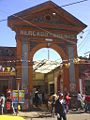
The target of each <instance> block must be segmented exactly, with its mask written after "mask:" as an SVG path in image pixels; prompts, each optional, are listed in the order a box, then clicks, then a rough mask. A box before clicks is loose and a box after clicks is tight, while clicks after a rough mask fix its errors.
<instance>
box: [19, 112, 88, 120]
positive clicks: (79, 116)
mask: <svg viewBox="0 0 90 120" xmlns="http://www.w3.org/2000/svg"><path fill="white" fill-rule="evenodd" d="M18 116H21V117H23V118H25V119H26V120H29V119H32V118H33V119H34V118H35V120H37V119H38V118H39V119H41V118H42V119H43V120H45V119H46V118H49V119H52V120H53V119H54V120H57V117H55V118H53V117H51V114H50V113H48V112H41V111H31V112H19V114H18ZM67 120H90V113H83V112H81V113H80V112H72V113H68V114H67Z"/></svg>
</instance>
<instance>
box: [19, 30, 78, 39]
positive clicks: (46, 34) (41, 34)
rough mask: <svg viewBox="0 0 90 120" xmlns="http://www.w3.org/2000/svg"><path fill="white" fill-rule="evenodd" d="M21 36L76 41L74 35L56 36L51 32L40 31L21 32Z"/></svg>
mask: <svg viewBox="0 0 90 120" xmlns="http://www.w3.org/2000/svg"><path fill="white" fill-rule="evenodd" d="M20 35H26V36H32V37H55V38H61V39H76V36H75V35H73V34H60V33H59V34H58V33H57V34H55V33H51V32H40V31H26V30H25V31H24V30H21V31H20Z"/></svg>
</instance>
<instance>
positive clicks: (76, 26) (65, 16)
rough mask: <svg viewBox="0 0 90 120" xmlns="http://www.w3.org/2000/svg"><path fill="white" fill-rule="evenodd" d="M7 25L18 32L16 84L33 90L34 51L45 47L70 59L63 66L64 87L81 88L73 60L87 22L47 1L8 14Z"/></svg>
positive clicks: (63, 57) (65, 58)
mask: <svg viewBox="0 0 90 120" xmlns="http://www.w3.org/2000/svg"><path fill="white" fill-rule="evenodd" d="M8 25H9V27H11V28H12V30H14V31H15V32H16V42H17V63H16V70H17V84H18V83H19V82H20V84H21V86H22V88H28V90H29V91H32V88H33V82H32V73H33V68H32V66H33V55H34V53H35V52H36V51H37V50H38V49H40V48H43V47H50V48H52V49H54V50H56V51H57V52H58V53H59V54H60V55H61V57H62V59H63V61H64V60H66V61H67V62H70V67H69V69H64V70H63V71H64V72H63V74H64V75H63V80H64V89H66V90H67V89H68V90H69V88H70V91H75V90H76V89H77V88H78V70H76V69H77V68H76V69H75V66H74V64H73V60H74V58H77V34H78V33H79V32H80V31H82V30H83V29H84V28H85V27H86V25H85V24H83V23H82V22H80V20H78V19H77V18H75V17H74V16H72V15H71V14H69V13H68V12H66V11H65V10H64V9H62V8H61V7H59V6H58V5H56V4H55V3H53V2H52V1H47V2H45V3H42V4H40V5H37V6H35V7H32V8H30V9H27V10H24V11H22V12H19V13H16V14H14V15H12V16H10V17H9V18H8Z"/></svg>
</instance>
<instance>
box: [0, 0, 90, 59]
mask: <svg viewBox="0 0 90 120" xmlns="http://www.w3.org/2000/svg"><path fill="white" fill-rule="evenodd" d="M46 1H48V0H0V46H8V47H15V46H16V40H15V32H14V31H12V30H11V28H9V27H8V25H7V18H8V16H11V15H12V14H15V13H18V12H20V11H23V10H25V9H27V8H30V7H33V6H36V5H38V4H41V3H44V2H46ZM52 1H53V2H54V3H55V4H57V5H58V6H61V7H62V8H63V9H65V10H66V11H68V12H69V13H70V14H72V15H73V16H75V17H76V18H78V19H79V20H80V21H82V22H83V23H84V24H86V25H87V28H86V29H85V30H83V31H84V32H81V33H80V34H79V35H78V36H77V39H78V43H77V46H78V47H77V50H78V56H86V55H87V53H89V51H90V0H86V1H84V2H80V1H83V0H52ZM76 2H78V3H77V4H73V5H68V4H71V3H76ZM64 5H68V6H64ZM63 6H64V7H63ZM4 20H5V21H4ZM39 52H40V55H41V57H42V58H43V56H44V57H45V58H46V57H47V58H48V53H49V57H51V56H52V54H53V56H54V55H56V56H55V58H56V60H57V59H58V58H59V57H60V56H59V55H58V54H56V52H54V50H52V49H50V50H49V52H48V50H47V49H42V50H41V51H39ZM42 53H46V55H44V54H42ZM36 56H38V54H36ZM36 58H37V57H36Z"/></svg>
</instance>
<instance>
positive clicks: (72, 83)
mask: <svg viewBox="0 0 90 120" xmlns="http://www.w3.org/2000/svg"><path fill="white" fill-rule="evenodd" d="M68 57H69V61H70V67H69V81H70V92H72V93H73V92H76V81H75V69H74V62H73V60H74V49H73V47H72V45H68Z"/></svg>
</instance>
